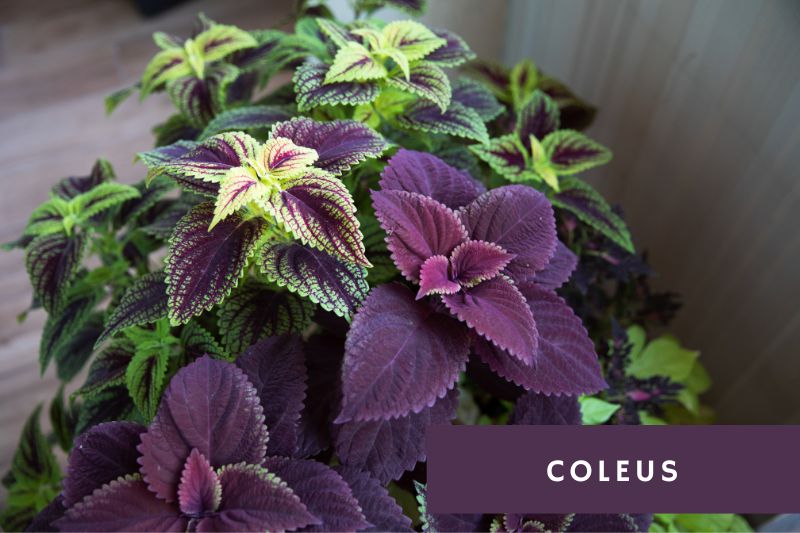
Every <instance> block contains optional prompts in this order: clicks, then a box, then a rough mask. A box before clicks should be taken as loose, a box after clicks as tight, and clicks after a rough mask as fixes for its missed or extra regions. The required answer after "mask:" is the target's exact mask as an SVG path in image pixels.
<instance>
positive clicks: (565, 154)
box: [542, 130, 611, 176]
mask: <svg viewBox="0 0 800 533" xmlns="http://www.w3.org/2000/svg"><path fill="white" fill-rule="evenodd" d="M542 147H543V148H544V150H545V153H546V154H547V158H548V160H549V162H550V165H551V166H552V167H553V170H555V172H556V173H557V174H558V175H559V176H563V175H570V174H577V173H579V172H583V171H584V170H588V169H590V168H594V167H597V166H600V165H604V164H605V163H608V162H609V161H611V151H610V150H609V149H608V148H606V147H605V146H603V145H602V144H600V143H598V142H597V141H594V140H592V139H590V138H589V137H587V136H586V135H584V134H583V133H580V132H578V131H575V130H558V131H554V132H553V133H550V134H549V135H547V136H546V137H545V138H544V139H543V140H542Z"/></svg>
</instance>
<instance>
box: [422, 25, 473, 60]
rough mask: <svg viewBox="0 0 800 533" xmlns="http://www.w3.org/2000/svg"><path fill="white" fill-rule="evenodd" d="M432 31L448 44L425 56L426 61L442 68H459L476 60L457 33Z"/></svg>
mask: <svg viewBox="0 0 800 533" xmlns="http://www.w3.org/2000/svg"><path fill="white" fill-rule="evenodd" d="M431 31H432V32H433V33H434V34H436V36H437V37H439V38H441V39H444V40H445V41H446V43H445V45H444V46H440V47H439V48H437V49H436V50H434V51H433V52H431V53H430V54H428V55H427V56H425V61H430V62H432V63H436V64H437V65H440V66H442V67H457V66H458V65H460V64H461V63H464V62H465V61H470V60H471V59H474V58H475V54H474V53H473V52H472V50H470V49H469V46H468V45H467V43H466V42H465V41H464V39H462V38H461V37H459V36H458V35H456V34H455V33H453V32H451V31H450V30H445V29H432V30H431Z"/></svg>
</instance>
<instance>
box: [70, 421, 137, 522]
mask: <svg viewBox="0 0 800 533" xmlns="http://www.w3.org/2000/svg"><path fill="white" fill-rule="evenodd" d="M144 432H145V428H144V426H141V425H139V424H135V423H133V422H107V423H105V424H98V425H96V426H94V427H92V428H90V429H89V430H88V431H86V432H85V433H82V434H81V435H79V436H78V437H77V438H76V439H75V444H74V446H73V447H72V451H71V452H70V454H69V459H68V460H67V464H68V466H67V477H66V478H65V479H64V485H63V486H64V490H63V492H62V496H63V498H64V505H65V506H66V507H72V506H73V505H75V504H76V503H78V502H79V501H81V500H82V499H83V498H84V497H86V496H88V495H90V494H91V493H92V492H94V491H95V489H99V488H100V487H102V486H103V485H104V484H106V483H110V482H111V481H113V480H115V479H117V478H118V477H120V476H125V475H128V474H133V473H135V472H136V471H137V470H138V469H139V464H138V463H137V462H136V459H137V457H139V453H138V452H137V451H136V445H137V444H138V442H139V435H141V434H142V433H144Z"/></svg>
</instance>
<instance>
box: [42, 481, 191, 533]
mask: <svg viewBox="0 0 800 533" xmlns="http://www.w3.org/2000/svg"><path fill="white" fill-rule="evenodd" d="M54 525H55V526H56V527H57V528H58V530H59V531H186V528H187V526H188V525H189V524H188V521H187V519H186V518H185V517H183V516H181V514H180V511H179V510H178V508H177V507H176V506H174V505H172V504H170V503H168V502H165V501H164V500H160V499H158V498H156V497H155V495H153V493H152V492H150V491H149V490H147V485H146V484H145V482H144V481H142V478H141V476H140V475H138V474H135V475H130V476H125V477H121V478H119V479H117V480H115V481H112V482H111V483H109V484H108V485H105V486H103V488H102V489H99V490H96V491H95V492H94V494H92V495H91V496H88V497H87V498H86V499H85V500H83V501H82V502H80V503H78V504H76V505H74V506H73V507H72V508H71V509H68V510H67V513H66V515H65V516H64V517H63V518H60V519H59V520H56V522H55V523H54Z"/></svg>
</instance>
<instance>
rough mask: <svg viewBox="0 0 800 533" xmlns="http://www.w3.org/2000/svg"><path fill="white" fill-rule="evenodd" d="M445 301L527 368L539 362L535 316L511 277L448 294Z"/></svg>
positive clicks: (499, 278) (443, 299) (491, 280)
mask: <svg viewBox="0 0 800 533" xmlns="http://www.w3.org/2000/svg"><path fill="white" fill-rule="evenodd" d="M442 301H444V304H445V305H446V306H447V308H448V309H449V310H450V311H451V312H452V313H453V314H454V315H456V316H457V317H458V318H459V320H461V321H462V322H466V324H467V325H468V326H469V327H470V328H472V329H474V330H475V331H476V332H478V333H479V334H480V335H482V336H483V337H484V338H486V339H488V340H489V341H491V342H492V343H493V344H494V345H496V346H499V347H500V348H502V349H504V350H508V352H509V353H511V354H512V355H513V356H514V357H516V358H518V359H519V360H520V361H521V362H522V363H524V364H525V365H533V364H534V362H535V361H536V354H537V346H538V337H537V333H536V323H535V322H534V320H533V314H532V313H531V309H530V307H529V306H528V304H527V303H526V302H525V297H524V296H523V295H522V294H521V293H520V291H519V290H518V289H517V288H516V287H515V286H514V284H513V283H512V282H511V280H509V279H508V278H506V277H504V276H498V277H496V278H493V279H490V280H487V281H484V282H482V283H479V284H478V285H476V286H475V287H472V288H471V289H465V290H464V291H463V292H460V293H457V294H446V295H444V296H442Z"/></svg>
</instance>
